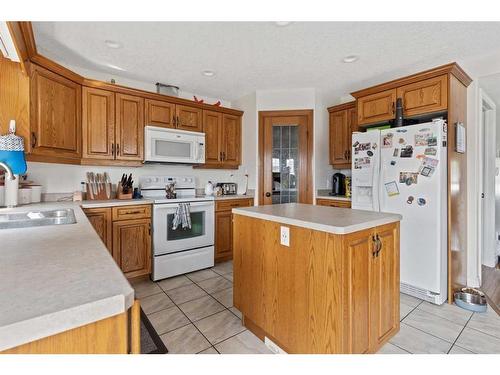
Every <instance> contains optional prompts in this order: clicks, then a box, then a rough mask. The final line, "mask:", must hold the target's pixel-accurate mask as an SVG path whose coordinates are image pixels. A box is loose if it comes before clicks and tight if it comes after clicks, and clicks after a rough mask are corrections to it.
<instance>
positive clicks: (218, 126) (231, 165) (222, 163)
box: [195, 110, 241, 169]
mask: <svg viewBox="0 0 500 375" xmlns="http://www.w3.org/2000/svg"><path fill="white" fill-rule="evenodd" d="M203 132H204V133H205V164H204V165H200V166H195V168H219V169H221V168H226V169H237V168H238V166H239V165H240V163H241V116H235V115H231V114H227V113H223V114H221V113H220V112H216V111H209V110H203Z"/></svg>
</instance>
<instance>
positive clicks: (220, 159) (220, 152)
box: [219, 151, 222, 161]
mask: <svg viewBox="0 0 500 375" xmlns="http://www.w3.org/2000/svg"><path fill="white" fill-rule="evenodd" d="M219 161H222V151H219Z"/></svg>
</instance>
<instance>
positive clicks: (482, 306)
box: [454, 288, 488, 312]
mask: <svg viewBox="0 0 500 375" xmlns="http://www.w3.org/2000/svg"><path fill="white" fill-rule="evenodd" d="M454 296H455V303H456V304H457V306H458V307H461V308H462V309H465V310H469V311H474V312H485V311H486V309H487V307H488V305H487V304H486V297H485V296H484V293H483V292H481V291H479V290H477V289H474V288H462V291H461V292H455V294H454Z"/></svg>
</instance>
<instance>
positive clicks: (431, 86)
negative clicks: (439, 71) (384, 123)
mask: <svg viewBox="0 0 500 375" xmlns="http://www.w3.org/2000/svg"><path fill="white" fill-rule="evenodd" d="M447 85H448V77H447V75H442V76H440V77H434V78H430V79H426V80H423V81H419V82H415V83H411V84H409V85H405V86H401V87H398V88H397V97H398V98H402V99H403V114H404V116H406V117H408V116H414V115H419V114H422V113H429V112H439V111H445V110H446V109H447V108H448V87H447Z"/></svg>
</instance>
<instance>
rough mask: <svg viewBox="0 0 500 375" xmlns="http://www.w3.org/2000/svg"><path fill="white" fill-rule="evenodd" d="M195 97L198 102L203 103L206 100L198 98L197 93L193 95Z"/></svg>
mask: <svg viewBox="0 0 500 375" xmlns="http://www.w3.org/2000/svg"><path fill="white" fill-rule="evenodd" d="M193 98H194V101H195V102H196V103H200V104H201V103H203V102H204V100H203V99H198V98H197V97H196V95H193Z"/></svg>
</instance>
